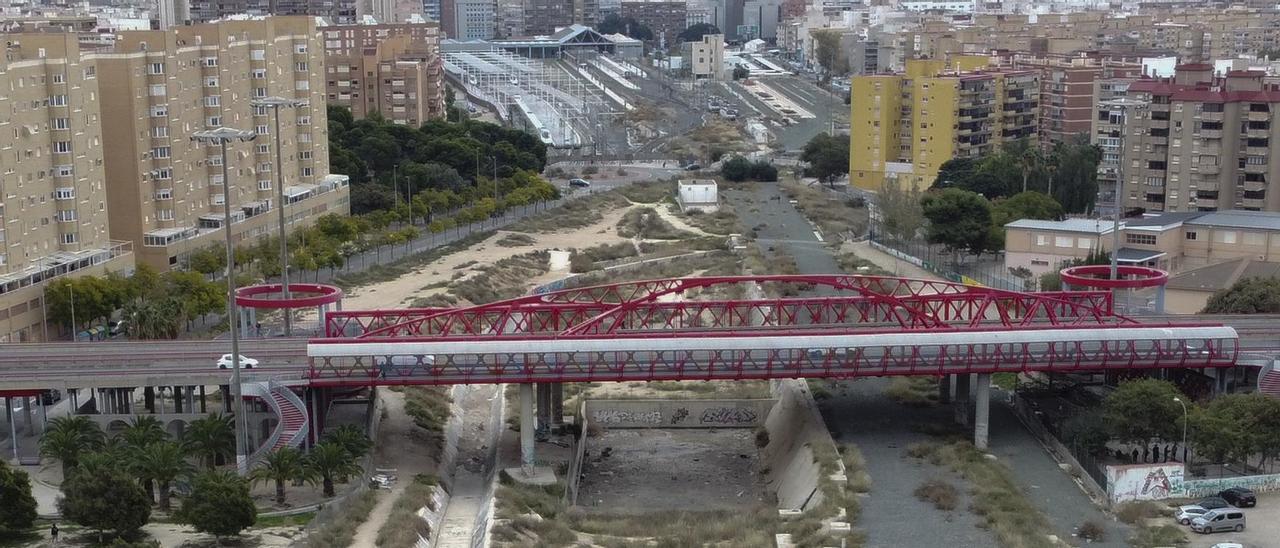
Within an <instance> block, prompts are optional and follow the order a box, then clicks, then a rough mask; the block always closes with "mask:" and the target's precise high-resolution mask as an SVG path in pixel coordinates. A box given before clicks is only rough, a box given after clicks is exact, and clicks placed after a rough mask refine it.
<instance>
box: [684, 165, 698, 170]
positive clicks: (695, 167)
mask: <svg viewBox="0 0 1280 548" xmlns="http://www.w3.org/2000/svg"><path fill="white" fill-rule="evenodd" d="M699 169H702V166H701V165H698V164H689V165H687V166H684V170H685V171H698V170H699Z"/></svg>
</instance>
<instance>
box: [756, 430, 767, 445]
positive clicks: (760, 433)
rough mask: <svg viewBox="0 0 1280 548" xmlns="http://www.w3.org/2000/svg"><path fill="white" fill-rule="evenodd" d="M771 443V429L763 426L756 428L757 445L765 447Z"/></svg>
mask: <svg viewBox="0 0 1280 548" xmlns="http://www.w3.org/2000/svg"><path fill="white" fill-rule="evenodd" d="M768 445H769V431H768V430H766V429H765V427H763V426H761V427H759V428H756V447H759V448H761V449H763V448H764V447H766V446H768Z"/></svg>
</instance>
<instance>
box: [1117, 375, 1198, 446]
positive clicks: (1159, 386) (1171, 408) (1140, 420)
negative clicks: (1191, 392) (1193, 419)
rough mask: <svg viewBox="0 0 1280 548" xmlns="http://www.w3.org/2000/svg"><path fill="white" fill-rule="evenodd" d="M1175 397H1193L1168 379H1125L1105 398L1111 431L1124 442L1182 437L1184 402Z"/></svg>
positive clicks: (1144, 441)
mask: <svg viewBox="0 0 1280 548" xmlns="http://www.w3.org/2000/svg"><path fill="white" fill-rule="evenodd" d="M1175 397H1176V398H1181V399H1182V401H1184V402H1186V401H1189V398H1187V396H1186V395H1185V394H1183V393H1182V392H1179V391H1178V388H1177V387H1176V386H1174V385H1173V383H1171V382H1169V381H1166V380H1160V379H1135V380H1128V381H1124V382H1122V383H1120V385H1119V386H1117V387H1116V389H1115V390H1114V391H1112V392H1111V393H1110V394H1108V395H1107V398H1106V399H1105V400H1103V402H1102V413H1103V418H1104V419H1105V420H1106V424H1107V426H1108V428H1109V429H1110V432H1111V435H1112V436H1113V437H1115V438H1116V439H1119V440H1121V441H1124V442H1129V443H1138V444H1142V443H1147V442H1150V441H1151V440H1153V439H1159V440H1170V439H1179V436H1181V435H1182V428H1181V425H1182V406H1181V405H1180V404H1179V403H1178V402H1176V401H1174V398H1175Z"/></svg>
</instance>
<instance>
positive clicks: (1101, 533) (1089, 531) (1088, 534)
mask: <svg viewBox="0 0 1280 548" xmlns="http://www.w3.org/2000/svg"><path fill="white" fill-rule="evenodd" d="M1076 534H1077V535H1079V536H1080V538H1082V539H1085V540H1087V541H1090V542H1100V541H1102V540H1104V539H1106V537H1107V530H1106V529H1104V528H1103V527H1102V525H1101V524H1099V523H1098V522H1096V521H1093V520H1087V521H1085V522H1084V523H1081V524H1080V528H1079V529H1077V530H1076Z"/></svg>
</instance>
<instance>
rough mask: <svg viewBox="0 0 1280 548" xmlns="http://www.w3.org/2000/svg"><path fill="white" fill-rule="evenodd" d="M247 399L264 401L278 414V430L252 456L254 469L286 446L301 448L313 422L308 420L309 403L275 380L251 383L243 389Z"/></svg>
mask: <svg viewBox="0 0 1280 548" xmlns="http://www.w3.org/2000/svg"><path fill="white" fill-rule="evenodd" d="M241 391H242V392H243V393H244V395H245V396H248V397H254V398H258V399H261V400H262V401H264V402H266V404H267V406H268V407H270V408H271V410H272V411H274V412H275V414H276V417H278V418H279V420H278V421H276V428H275V430H273V431H272V432H271V436H270V437H269V438H267V440H266V441H265V442H264V443H263V444H262V446H261V447H259V448H258V450H257V451H254V452H253V454H252V455H249V466H253V465H254V464H255V463H257V462H258V460H259V459H261V458H262V457H264V456H266V455H267V454H268V453H271V452H272V451H275V450H277V449H281V448H284V447H299V446H301V445H302V443H303V442H304V441H306V439H307V433H308V430H309V429H310V427H311V421H309V420H308V419H307V404H306V403H305V402H303V401H302V398H299V397H298V395H297V394H295V393H294V392H293V389H291V388H289V387H288V386H285V385H283V384H280V383H278V382H276V381H274V380H269V381H265V382H262V381H259V382H249V383H245V384H244V385H243V386H242V390H241Z"/></svg>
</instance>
